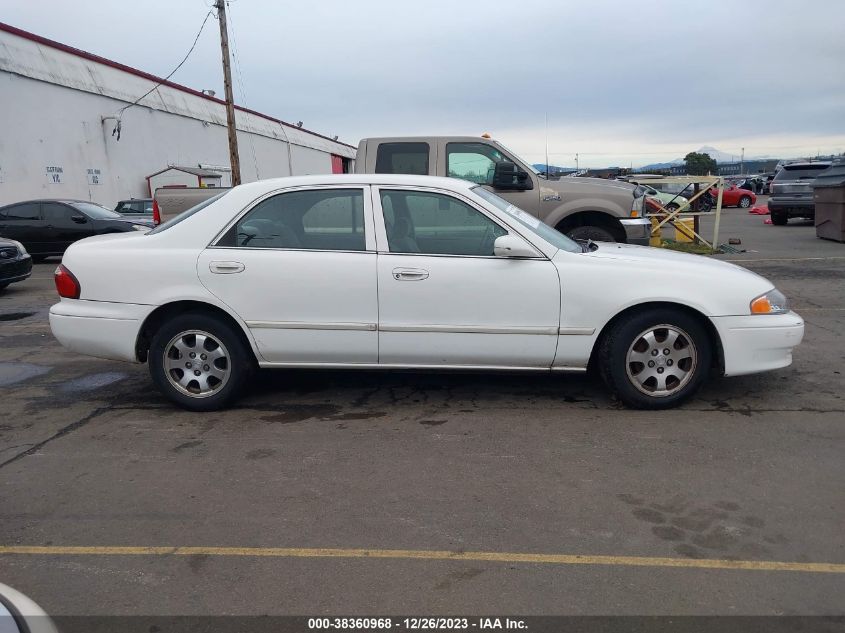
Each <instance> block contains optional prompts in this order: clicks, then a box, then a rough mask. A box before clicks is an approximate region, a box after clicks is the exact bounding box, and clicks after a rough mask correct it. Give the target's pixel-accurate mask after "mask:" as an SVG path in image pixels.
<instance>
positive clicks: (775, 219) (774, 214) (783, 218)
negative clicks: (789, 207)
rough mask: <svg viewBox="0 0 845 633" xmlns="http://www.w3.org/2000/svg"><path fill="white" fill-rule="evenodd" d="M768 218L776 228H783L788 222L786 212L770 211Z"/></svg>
mask: <svg viewBox="0 0 845 633" xmlns="http://www.w3.org/2000/svg"><path fill="white" fill-rule="evenodd" d="M769 217H771V218H772V224H776V225H777V226H785V225H786V223H787V222H789V214H788V213H787V212H786V211H770V212H769Z"/></svg>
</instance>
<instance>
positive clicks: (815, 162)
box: [783, 160, 831, 169]
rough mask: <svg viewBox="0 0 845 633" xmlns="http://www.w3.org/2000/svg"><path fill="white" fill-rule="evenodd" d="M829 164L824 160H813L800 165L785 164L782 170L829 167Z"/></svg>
mask: <svg viewBox="0 0 845 633" xmlns="http://www.w3.org/2000/svg"><path fill="white" fill-rule="evenodd" d="M830 165H831V162H830V161H826V160H813V161H807V162H801V163H787V164H786V165H784V166H783V168H784V169H808V168H812V167H819V168H822V167H830Z"/></svg>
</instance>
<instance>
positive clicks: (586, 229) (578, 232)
mask: <svg viewBox="0 0 845 633" xmlns="http://www.w3.org/2000/svg"><path fill="white" fill-rule="evenodd" d="M566 235H568V236H569V237H571V238H572V239H573V240H593V241H594V242H615V241H616V239H615V238H614V237H613V234H612V233H611V232H610V231H608V230H607V229H604V228H602V227H600V226H576V227H573V228H571V229H569V230H568V231H566Z"/></svg>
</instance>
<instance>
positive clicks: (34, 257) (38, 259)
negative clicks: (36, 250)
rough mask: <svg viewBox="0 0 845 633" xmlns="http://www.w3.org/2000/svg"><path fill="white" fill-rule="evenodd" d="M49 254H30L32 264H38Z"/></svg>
mask: <svg viewBox="0 0 845 633" xmlns="http://www.w3.org/2000/svg"><path fill="white" fill-rule="evenodd" d="M48 257H49V255H32V263H33V264H40V263H42V262H43V261H45V260H46V259H47V258H48Z"/></svg>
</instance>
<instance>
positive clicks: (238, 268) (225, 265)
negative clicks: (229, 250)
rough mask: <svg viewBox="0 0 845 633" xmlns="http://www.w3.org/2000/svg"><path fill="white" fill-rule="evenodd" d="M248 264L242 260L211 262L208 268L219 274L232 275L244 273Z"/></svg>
mask: <svg viewBox="0 0 845 633" xmlns="http://www.w3.org/2000/svg"><path fill="white" fill-rule="evenodd" d="M245 268H246V266H244V265H243V264H242V263H241V262H211V263H209V264H208V269H209V270H210V271H211V272H213V273H216V274H218V275H231V274H232V273H242V272H243V271H244V269H245Z"/></svg>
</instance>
